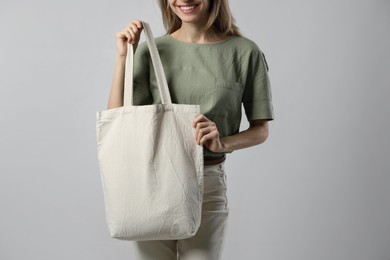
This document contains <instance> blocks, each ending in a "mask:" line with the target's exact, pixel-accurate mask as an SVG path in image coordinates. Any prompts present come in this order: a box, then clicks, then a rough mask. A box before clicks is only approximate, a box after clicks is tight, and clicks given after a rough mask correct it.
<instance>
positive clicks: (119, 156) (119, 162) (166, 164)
mask: <svg viewBox="0 0 390 260" xmlns="http://www.w3.org/2000/svg"><path fill="white" fill-rule="evenodd" d="M144 28H145V30H144V31H145V34H146V38H147V42H148V46H149V49H150V52H151V56H152V60H153V65H154V68H155V72H156V77H158V79H159V88H160V93H161V96H162V104H153V105H143V106H133V105H132V89H133V88H132V79H133V74H132V71H133V67H132V66H133V49H132V46H131V45H128V47H129V48H128V56H127V62H126V72H125V74H126V76H125V91H124V93H125V94H124V106H123V107H117V108H113V109H108V110H102V111H98V112H97V113H96V138H97V155H98V163H99V170H100V176H101V182H102V187H103V194H104V205H105V213H106V221H107V226H108V229H109V232H110V235H111V237H113V238H117V239H122V240H139V241H142V240H165V239H184V238H188V237H191V236H193V235H195V234H196V231H197V229H198V228H199V225H200V220H201V210H202V198H203V148H202V146H199V145H197V144H196V142H195V139H194V134H195V129H194V128H192V120H193V119H194V118H195V117H196V115H198V114H199V112H200V107H199V105H187V104H173V103H172V102H171V100H170V94H169V89H168V86H167V83H166V79H165V75H164V71H163V69H162V65H161V61H160V58H159V55H158V51H157V48H156V46H155V43H154V39H153V36H152V33H151V30H150V27H149V25H148V24H147V23H144ZM145 87H148V86H145Z"/></svg>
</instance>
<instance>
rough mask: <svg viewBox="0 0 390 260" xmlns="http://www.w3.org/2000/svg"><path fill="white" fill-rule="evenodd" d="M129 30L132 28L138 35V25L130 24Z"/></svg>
mask: <svg viewBox="0 0 390 260" xmlns="http://www.w3.org/2000/svg"><path fill="white" fill-rule="evenodd" d="M129 28H131V29H132V30H133V32H134V33H137V32H138V27H137V25H135V24H133V23H131V24H129Z"/></svg>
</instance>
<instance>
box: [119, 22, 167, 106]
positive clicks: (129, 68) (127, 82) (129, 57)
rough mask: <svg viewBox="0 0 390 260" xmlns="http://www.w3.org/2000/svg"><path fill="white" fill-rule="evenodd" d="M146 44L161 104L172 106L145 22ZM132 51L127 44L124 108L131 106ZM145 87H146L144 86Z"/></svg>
mask: <svg viewBox="0 0 390 260" xmlns="http://www.w3.org/2000/svg"><path fill="white" fill-rule="evenodd" d="M142 25H143V27H144V32H145V36H146V42H147V44H148V48H149V52H150V56H151V58H152V63H153V68H154V72H155V75H156V79H157V86H158V90H159V91H160V96H161V102H162V103H163V104H172V101H171V95H170V93H169V88H168V83H167V80H166V78H165V73H164V69H163V66H162V63H161V59H160V55H159V54H158V50H157V46H156V42H155V41H154V37H153V34H152V30H151V29H150V26H149V24H148V23H146V22H142ZM133 68H134V51H133V45H132V44H127V56H126V65H125V90H124V97H123V99H124V100H123V103H124V106H133V91H134V88H133V77H134V75H133V74H134V72H133ZM145 87H146V86H145Z"/></svg>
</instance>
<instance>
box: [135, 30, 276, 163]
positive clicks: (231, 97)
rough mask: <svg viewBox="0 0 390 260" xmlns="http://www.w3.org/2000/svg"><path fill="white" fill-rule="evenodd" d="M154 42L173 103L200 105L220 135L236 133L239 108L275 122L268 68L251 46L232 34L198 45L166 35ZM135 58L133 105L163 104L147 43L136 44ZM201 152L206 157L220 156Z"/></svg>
mask: <svg viewBox="0 0 390 260" xmlns="http://www.w3.org/2000/svg"><path fill="white" fill-rule="evenodd" d="M156 44H157V48H158V50H159V53H160V57H161V60H162V63H163V67H164V71H165V75H166V77H167V81H168V86H169V89H170V93H171V97H172V101H173V102H174V103H179V104H199V105H200V112H201V113H202V114H204V115H205V116H206V117H208V118H209V119H210V120H211V121H213V122H215V123H216V125H217V128H218V131H219V133H220V136H221V137H224V136H229V135H234V134H236V133H238V132H239V127H240V123H241V115H242V111H241V108H242V105H243V106H244V109H245V114H246V117H247V119H248V120H254V119H266V120H273V119H274V111H273V105H272V94H271V85H270V80H269V75H268V64H267V61H266V59H265V55H264V53H263V52H262V51H261V50H260V48H259V47H258V46H257V44H256V43H255V42H253V41H251V40H250V39H248V38H245V37H241V36H232V37H230V38H228V39H227V40H225V41H223V42H219V43H210V44H196V43H188V42H183V41H180V40H177V39H175V38H173V37H172V36H170V35H164V36H160V37H158V38H156ZM134 59H135V60H134V63H135V69H134V104H138V105H140V104H144V105H145V104H157V103H161V99H160V96H159V90H158V87H157V81H156V77H155V75H154V69H153V65H152V63H151V61H150V53H149V50H148V48H147V46H146V44H145V43H141V44H140V45H139V46H138V48H137V51H136V53H135V57H134ZM145 86H147V87H145ZM203 150H204V156H206V157H221V156H222V155H223V153H214V152H212V151H210V150H208V149H207V148H206V147H204V149H203Z"/></svg>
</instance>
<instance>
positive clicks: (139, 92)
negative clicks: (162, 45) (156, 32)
mask: <svg viewBox="0 0 390 260" xmlns="http://www.w3.org/2000/svg"><path fill="white" fill-rule="evenodd" d="M149 82H150V73H149V52H148V48H147V45H146V44H145V43H142V44H140V45H139V46H138V48H137V50H136V52H135V54H134V79H133V85H134V86H133V89H134V90H133V105H135V106H139V105H150V104H152V103H153V96H152V94H151V92H150V85H149Z"/></svg>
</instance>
